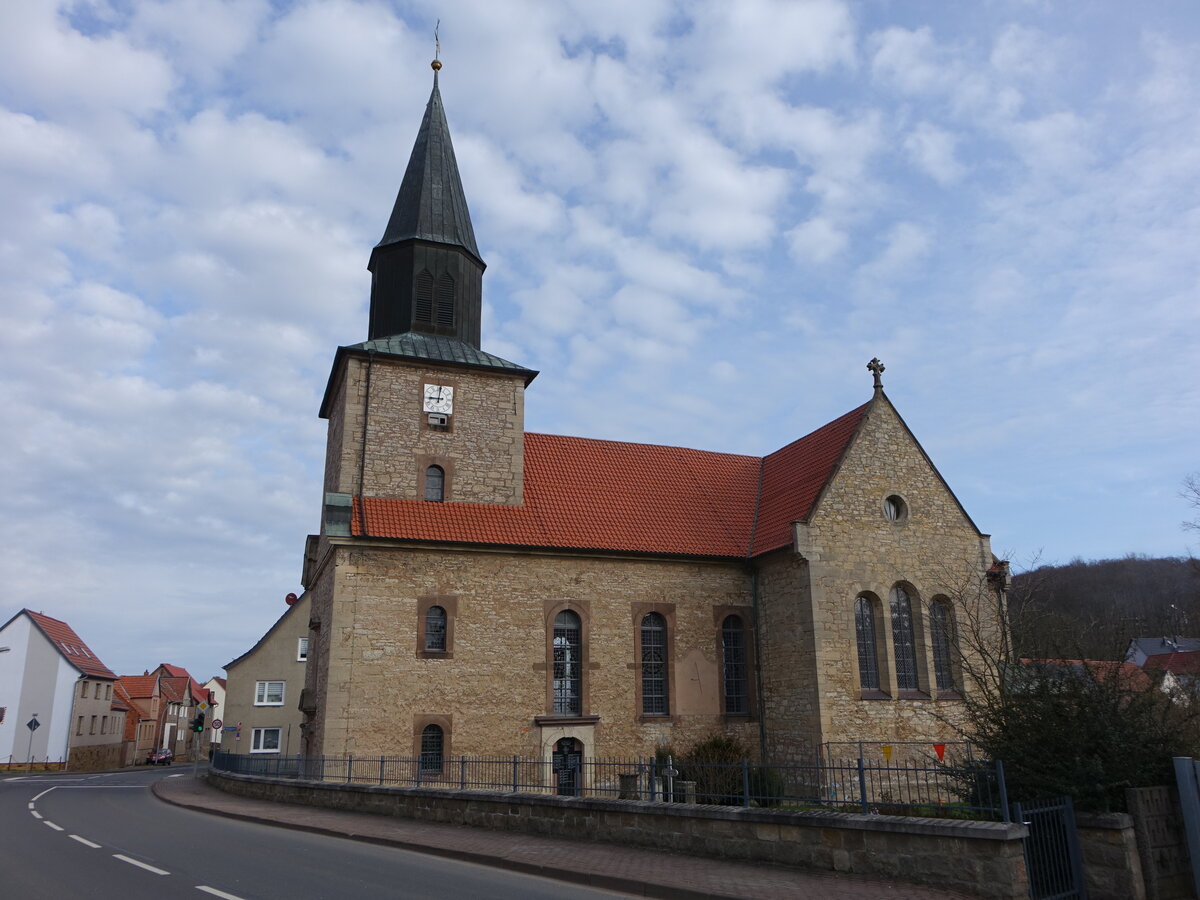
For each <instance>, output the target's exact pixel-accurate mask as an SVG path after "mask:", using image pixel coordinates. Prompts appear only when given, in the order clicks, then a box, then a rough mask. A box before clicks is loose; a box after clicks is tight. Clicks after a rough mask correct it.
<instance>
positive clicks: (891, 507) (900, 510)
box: [883, 494, 908, 525]
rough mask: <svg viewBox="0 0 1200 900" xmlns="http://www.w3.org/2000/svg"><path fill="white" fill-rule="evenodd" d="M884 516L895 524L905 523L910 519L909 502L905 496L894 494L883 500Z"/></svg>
mask: <svg viewBox="0 0 1200 900" xmlns="http://www.w3.org/2000/svg"><path fill="white" fill-rule="evenodd" d="M883 516H884V518H885V519H887V520H888V521H889V522H891V523H893V524H895V525H903V524H904V523H905V522H907V521H908V504H907V503H905V502H904V498H903V497H900V496H899V495H897V494H892V495H891V496H889V497H887V498H886V499H884V501H883Z"/></svg>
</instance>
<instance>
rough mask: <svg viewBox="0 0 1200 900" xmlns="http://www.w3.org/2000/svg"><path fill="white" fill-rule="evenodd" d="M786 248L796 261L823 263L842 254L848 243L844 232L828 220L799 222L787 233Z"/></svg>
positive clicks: (817, 219)
mask: <svg viewBox="0 0 1200 900" xmlns="http://www.w3.org/2000/svg"><path fill="white" fill-rule="evenodd" d="M787 239H788V247H789V249H790V250H791V252H792V255H793V256H794V257H796V258H797V259H801V260H809V261H811V262H817V263H823V262H825V261H827V260H829V259H830V258H832V257H833V256H835V255H837V254H838V253H840V252H842V250H844V249H845V248H846V245H847V244H848V243H849V238H848V237H847V235H846V232H845V231H842V230H841V229H839V228H837V227H835V226H834V225H833V223H832V222H830V221H829V220H828V219H823V218H816V219H809V220H808V221H807V222H801V223H800V224H799V225H797V226H796V227H795V228H793V229H792V230H791V231H789V232H788V233H787Z"/></svg>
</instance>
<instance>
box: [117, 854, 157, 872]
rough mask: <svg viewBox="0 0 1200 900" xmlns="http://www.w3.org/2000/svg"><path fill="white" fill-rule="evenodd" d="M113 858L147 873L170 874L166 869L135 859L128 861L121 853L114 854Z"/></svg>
mask: <svg viewBox="0 0 1200 900" xmlns="http://www.w3.org/2000/svg"><path fill="white" fill-rule="evenodd" d="M113 858H114V859H119V860H120V861H121V862H127V863H129V864H130V865H131V866H137V867H138V868H139V869H145V870H146V871H147V872H153V873H154V874H155V875H170V874H171V873H170V872H168V871H167V870H166V869H159V868H157V867H155V866H152V865H150V864H148V863H144V862H139V861H138V860H136V859H130V858H129V857H128V856H125V855H124V854H121V853H114V854H113Z"/></svg>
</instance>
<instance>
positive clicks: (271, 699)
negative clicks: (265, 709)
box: [254, 681, 283, 706]
mask: <svg viewBox="0 0 1200 900" xmlns="http://www.w3.org/2000/svg"><path fill="white" fill-rule="evenodd" d="M254 705H255V706H283V682H282V681H259V682H256V683H255V686H254Z"/></svg>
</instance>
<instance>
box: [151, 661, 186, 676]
mask: <svg viewBox="0 0 1200 900" xmlns="http://www.w3.org/2000/svg"><path fill="white" fill-rule="evenodd" d="M158 667H159V668H160V669H162V670H163V671H164V672H165V673H166V674H168V675H170V676H171V677H172V678H191V677H192V676H191V674H190V673H189V672H188V670H187V669H185V668H183V666H173V665H171V664H170V663H159V664H158Z"/></svg>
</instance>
